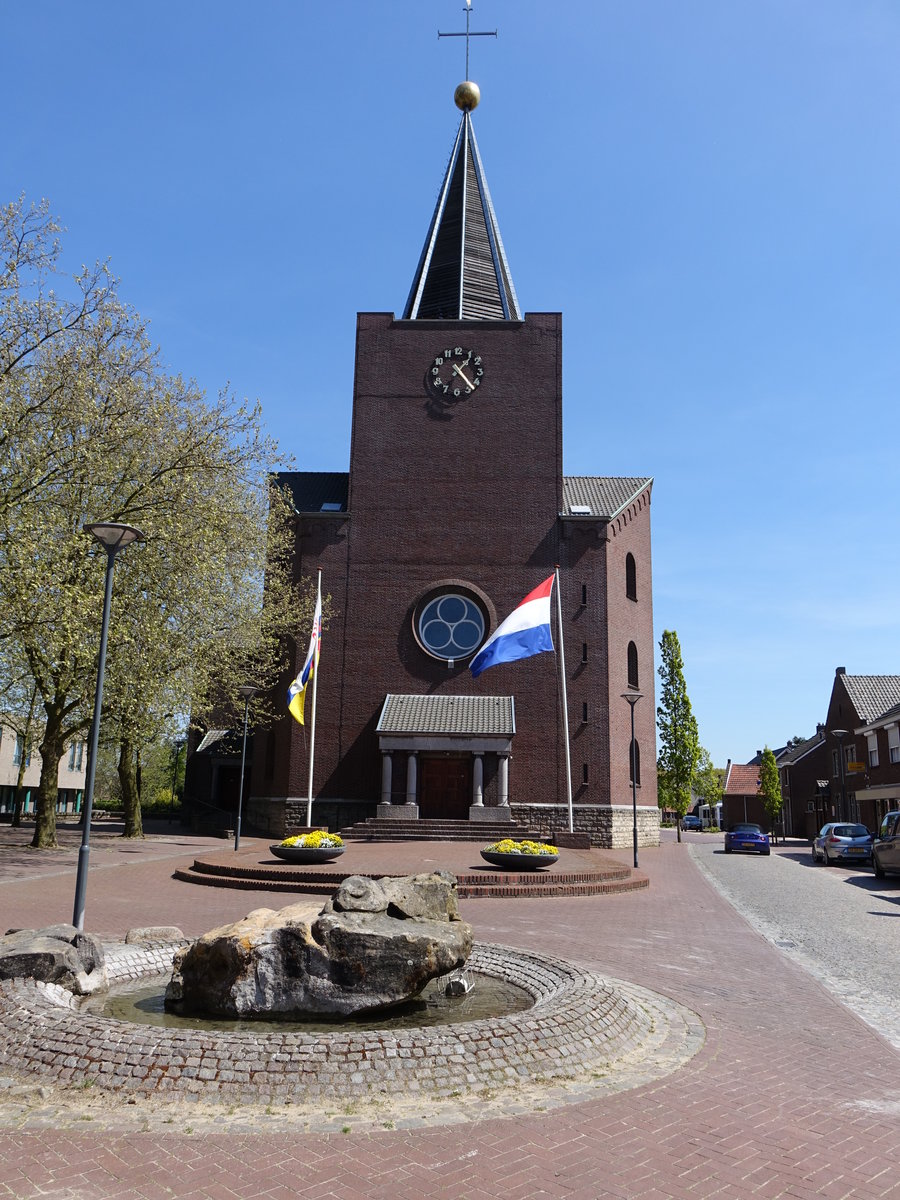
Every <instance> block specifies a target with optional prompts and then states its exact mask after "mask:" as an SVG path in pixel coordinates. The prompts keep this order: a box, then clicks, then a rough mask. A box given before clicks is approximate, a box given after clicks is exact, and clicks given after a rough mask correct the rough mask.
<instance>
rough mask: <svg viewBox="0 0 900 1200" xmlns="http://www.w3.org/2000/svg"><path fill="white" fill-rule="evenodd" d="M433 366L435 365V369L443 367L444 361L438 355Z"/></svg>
mask: <svg viewBox="0 0 900 1200" xmlns="http://www.w3.org/2000/svg"><path fill="white" fill-rule="evenodd" d="M434 365H435V366H436V367H442V366H443V365H444V360H443V358H441V356H440V354H439V355H438V356H437V358H436V359H435V360H434Z"/></svg>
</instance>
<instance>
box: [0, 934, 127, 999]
mask: <svg viewBox="0 0 900 1200" xmlns="http://www.w3.org/2000/svg"><path fill="white" fill-rule="evenodd" d="M23 976H24V977H26V978H28V979H37V980H39V981H40V982H41V983H57V984H59V986H60V987H64V988H67V989H68V990H69V991H70V992H74V993H75V995H76V996H88V995H90V994H91V993H92V992H97V991H101V990H104V989H105V988H107V987H108V986H109V981H108V979H107V974H106V963H105V961H104V957H103V945H102V943H101V942H100V939H99V938H97V937H95V936H94V935H93V934H92V933H82V932H81V931H79V930H78V929H76V928H75V926H74V925H51V926H50V927H49V928H47V929H17V930H15V931H14V932H12V933H7V934H6V935H5V937H0V979H20V978H22V977H23Z"/></svg>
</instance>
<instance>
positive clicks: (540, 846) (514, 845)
mask: <svg viewBox="0 0 900 1200" xmlns="http://www.w3.org/2000/svg"><path fill="white" fill-rule="evenodd" d="M485 850H487V851H488V853H494V854H558V853H559V851H558V850H557V848H556V847H555V846H551V845H550V843H549V842H533V841H531V840H530V839H528V838H524V839H523V840H522V841H520V842H517V841H515V840H514V839H513V838H503V840H502V841H499V842H494V843H493V845H491V846H485Z"/></svg>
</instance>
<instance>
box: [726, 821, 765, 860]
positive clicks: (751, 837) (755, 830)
mask: <svg viewBox="0 0 900 1200" xmlns="http://www.w3.org/2000/svg"><path fill="white" fill-rule="evenodd" d="M732 850H739V851H741V852H746V853H748V854H771V853H772V851H771V849H770V848H769V835H768V834H767V833H763V831H762V830H761V829H760V827H759V826H758V825H750V824H748V823H747V822H746V821H745V822H743V823H742V824H739V825H735V827H734V828H733V829H729V830H727V831H726V833H725V853H726V854H730V853H731V852H732Z"/></svg>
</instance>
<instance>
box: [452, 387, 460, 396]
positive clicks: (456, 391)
mask: <svg viewBox="0 0 900 1200" xmlns="http://www.w3.org/2000/svg"><path fill="white" fill-rule="evenodd" d="M453 395H454V396H458V395H459V388H454V389H453Z"/></svg>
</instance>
